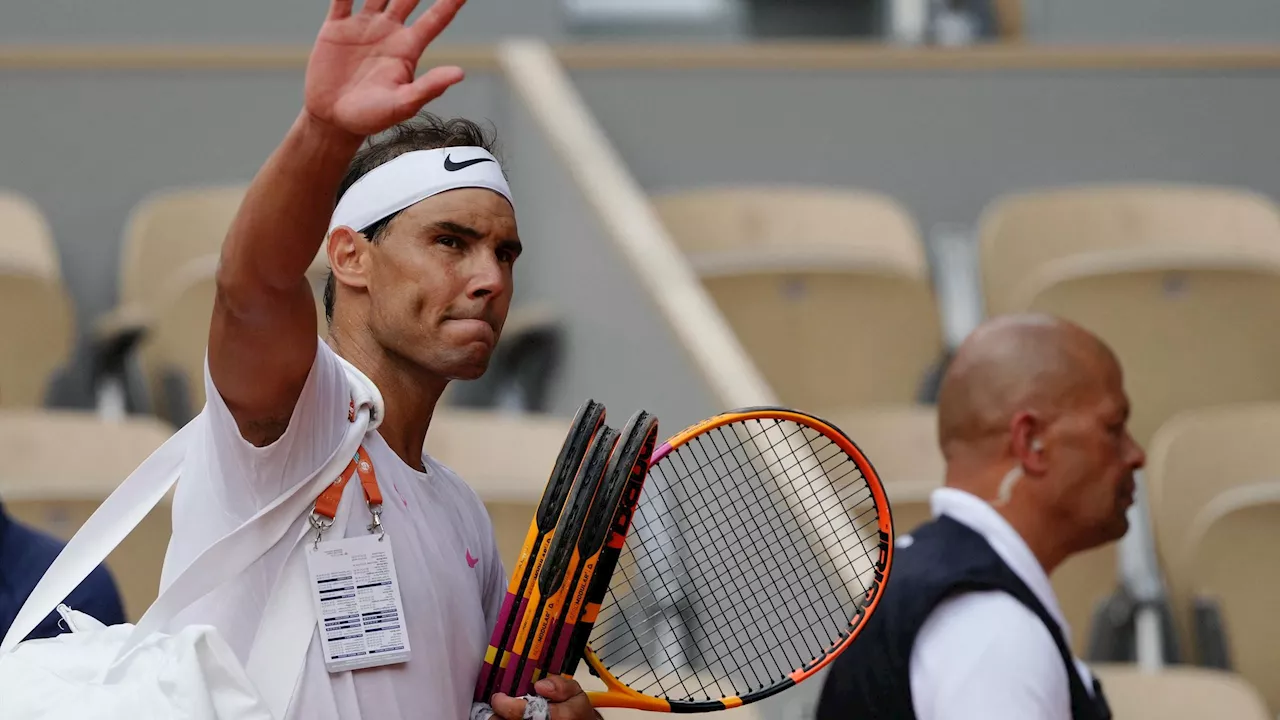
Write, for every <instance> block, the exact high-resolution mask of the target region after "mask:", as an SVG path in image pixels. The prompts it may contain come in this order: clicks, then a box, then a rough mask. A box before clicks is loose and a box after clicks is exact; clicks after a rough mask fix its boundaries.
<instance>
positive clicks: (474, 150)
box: [329, 147, 515, 232]
mask: <svg viewBox="0 0 1280 720" xmlns="http://www.w3.org/2000/svg"><path fill="white" fill-rule="evenodd" d="M458 188H485V189H487V190H492V191H494V192H496V193H498V194H499V195H501V196H503V197H504V198H506V199H507V202H509V203H511V206H512V207H515V201H514V200H512V199H511V188H510V187H508V186H507V179H506V178H505V177H504V176H503V175H502V167H501V166H500V165H499V164H498V159H497V158H495V157H494V156H493V155H491V154H489V152H488V151H487V150H485V149H484V148H479V147H448V148H440V149H438V150H415V151H413V152H407V153H405V154H403V155H401V156H399V157H397V158H396V159H394V160H392V161H390V162H388V163H384V164H382V165H379V166H378V167H376V168H374V169H373V170H370V171H369V172H368V173H366V174H365V176H364V177H362V178H360V179H359V180H357V181H355V183H353V184H352V185H351V187H349V188H347V191H346V192H345V193H343V194H342V199H341V200H339V201H338V207H337V208H336V209H335V210H334V211H333V217H332V218H331V219H330V220H329V232H333V230H334V228H336V227H339V226H342V225H345V226H347V227H349V228H351V229H352V230H356V231H361V230H364V229H365V228H367V227H369V226H370V225H372V224H374V223H376V222H378V221H379V220H382V219H383V218H386V217H389V216H391V215H394V214H395V213H398V212H400V211H401V210H404V209H405V208H407V207H409V206H410V205H413V204H414V203H416V202H418V201H420V200H425V199H426V198H429V197H431V196H432V195H439V194H440V193H442V192H447V191H449V190H457V189H458Z"/></svg>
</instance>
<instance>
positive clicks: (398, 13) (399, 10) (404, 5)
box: [387, 0, 418, 22]
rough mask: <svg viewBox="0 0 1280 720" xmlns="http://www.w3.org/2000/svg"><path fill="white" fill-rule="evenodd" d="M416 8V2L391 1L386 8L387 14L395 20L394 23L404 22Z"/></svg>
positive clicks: (415, 0)
mask: <svg viewBox="0 0 1280 720" xmlns="http://www.w3.org/2000/svg"><path fill="white" fill-rule="evenodd" d="M416 7H418V0H391V4H390V5H389V6H388V7H387V14H388V15H390V16H391V17H393V18H395V20H396V22H404V21H405V18H407V17H409V13H412V12H413V9H414V8H416Z"/></svg>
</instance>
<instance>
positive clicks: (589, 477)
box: [498, 425, 618, 697]
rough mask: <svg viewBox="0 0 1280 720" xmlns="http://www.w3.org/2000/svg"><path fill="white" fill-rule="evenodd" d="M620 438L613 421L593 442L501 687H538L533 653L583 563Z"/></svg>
mask: <svg viewBox="0 0 1280 720" xmlns="http://www.w3.org/2000/svg"><path fill="white" fill-rule="evenodd" d="M617 441H618V431H617V430H614V429H613V428H611V427H609V426H608V425H605V426H604V427H602V428H601V429H600V432H599V433H597V434H596V436H595V437H594V438H593V439H592V440H591V445H590V447H589V448H588V449H587V455H586V457H585V458H584V459H583V461H582V465H581V467H580V468H579V469H578V473H577V477H576V478H574V481H573V487H572V489H571V490H570V491H569V499H568V500H567V501H566V503H565V507H564V510H563V511H562V512H561V513H560V518H559V521H558V522H557V524H556V528H555V530H554V531H553V534H552V536H551V539H550V540H549V541H548V545H547V551H546V560H545V561H544V562H543V563H542V568H541V570H540V571H539V572H538V574H537V577H536V579H535V581H534V582H532V583H530V588H529V591H528V592H527V593H526V594H525V597H524V598H522V599H521V602H520V605H521V607H522V611H521V616H522V617H521V618H520V621H519V623H518V626H517V630H516V632H515V634H514V636H513V642H512V643H511V644H510V646H509V650H510V657H509V658H507V659H506V661H505V666H506V668H505V670H503V674H502V679H501V683H500V684H499V686H498V687H499V689H500V690H502V691H503V692H505V693H507V694H508V695H511V696H512V697H518V696H520V695H524V694H527V693H528V692H529V688H530V687H531V686H532V682H531V681H530V678H531V677H532V674H533V672H534V671H536V670H537V669H538V668H537V667H535V666H531V665H530V663H529V661H530V659H531V657H530V655H531V653H533V651H534V650H535V649H536V650H540V649H541V647H542V645H543V644H544V643H545V641H546V630H547V627H548V625H549V624H550V621H551V619H552V618H553V616H554V615H555V614H556V613H558V612H559V605H558V602H559V601H562V600H563V596H564V595H565V594H566V593H567V592H568V588H567V587H565V578H566V577H567V576H568V575H569V573H571V572H572V571H573V567H574V564H575V563H576V562H577V561H578V557H577V554H576V552H575V551H576V549H577V545H578V537H579V536H580V535H581V534H582V525H583V521H584V520H585V519H586V516H587V513H588V511H589V510H590V508H591V502H592V500H594V499H595V495H596V491H597V490H599V488H600V482H601V480H602V479H603V478H604V470H605V467H606V466H607V464H608V462H609V456H610V454H612V452H613V447H614V445H615V444H616V443H617ZM532 659H536V658H532Z"/></svg>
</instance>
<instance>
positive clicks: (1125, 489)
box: [1120, 481, 1136, 508]
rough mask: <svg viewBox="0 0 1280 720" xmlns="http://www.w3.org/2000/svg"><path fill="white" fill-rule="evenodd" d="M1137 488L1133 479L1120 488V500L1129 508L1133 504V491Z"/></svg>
mask: <svg viewBox="0 0 1280 720" xmlns="http://www.w3.org/2000/svg"><path fill="white" fill-rule="evenodd" d="M1135 490H1136V488H1135V487H1134V484H1133V481H1129V482H1127V483H1125V484H1124V485H1123V486H1122V487H1121V488H1120V502H1121V504H1122V505H1123V506H1124V507H1126V508H1127V507H1129V506H1130V505H1132V504H1133V493H1134V491H1135Z"/></svg>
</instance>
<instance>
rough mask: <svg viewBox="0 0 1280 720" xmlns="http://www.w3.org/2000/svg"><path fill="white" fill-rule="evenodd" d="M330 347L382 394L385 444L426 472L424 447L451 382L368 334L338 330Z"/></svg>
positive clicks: (331, 337)
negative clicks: (439, 404)
mask: <svg viewBox="0 0 1280 720" xmlns="http://www.w3.org/2000/svg"><path fill="white" fill-rule="evenodd" d="M328 343H329V347H331V348H333V351H334V352H336V353H337V354H338V355H340V356H342V358H344V359H345V360H346V361H347V362H349V363H351V364H352V365H354V366H356V368H358V369H359V370H360V372H362V373H364V374H365V375H368V376H369V379H370V380H372V381H373V384H374V385H376V386H377V387H378V390H379V392H381V393H382V401H383V410H384V412H383V416H382V422H381V423H380V424H379V425H378V434H379V435H381V436H382V439H383V441H385V442H386V443H387V446H388V447H390V448H391V450H392V451H393V452H395V454H396V455H398V456H399V457H400V459H401V460H403V461H404V463H405V464H406V465H408V466H409V467H411V468H414V469H415V470H418V471H420V472H421V471H423V470H424V468H423V465H422V445H423V443H424V442H426V439H427V429H428V428H430V426H431V417H432V415H433V414H434V413H435V409H436V403H437V402H439V401H440V396H441V395H442V394H444V389H445V387H446V386H447V385H448V381H447V380H445V379H443V378H440V377H438V376H436V375H433V374H432V373H429V372H427V371H425V370H423V369H422V368H421V367H418V366H417V365H414V364H413V363H412V362H410V361H409V360H408V359H406V358H404V357H403V356H401V355H399V354H396V353H393V352H390V351H388V350H387V349H386V348H384V347H383V346H381V345H380V344H378V343H377V341H375V340H374V339H373V337H372V336H371V335H369V334H368V333H359V334H356V333H350V334H349V333H344V332H341V331H340V330H339V329H337V328H336V327H335V328H334V329H332V330H331V331H330V333H329V337H328Z"/></svg>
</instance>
